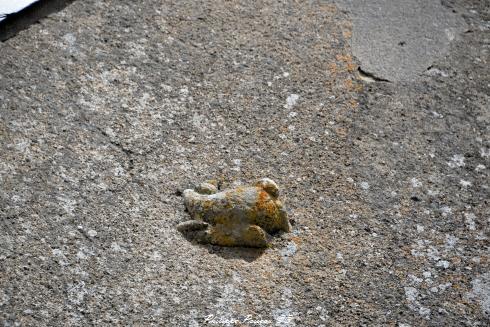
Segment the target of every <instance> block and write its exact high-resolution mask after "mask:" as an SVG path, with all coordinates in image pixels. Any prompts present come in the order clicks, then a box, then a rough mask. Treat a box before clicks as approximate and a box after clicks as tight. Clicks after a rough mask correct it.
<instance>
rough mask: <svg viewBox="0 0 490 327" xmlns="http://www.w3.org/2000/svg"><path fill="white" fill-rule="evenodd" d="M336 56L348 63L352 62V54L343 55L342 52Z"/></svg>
mask: <svg viewBox="0 0 490 327" xmlns="http://www.w3.org/2000/svg"><path fill="white" fill-rule="evenodd" d="M335 58H336V59H337V60H338V61H343V62H347V63H350V62H352V56H351V55H341V54H338V55H336V56H335Z"/></svg>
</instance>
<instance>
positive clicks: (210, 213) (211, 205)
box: [177, 178, 291, 248]
mask: <svg viewBox="0 0 490 327" xmlns="http://www.w3.org/2000/svg"><path fill="white" fill-rule="evenodd" d="M183 196H184V202H185V206H186V208H187V210H188V212H189V214H190V215H191V217H192V219H193V220H189V221H186V222H183V223H181V224H179V225H178V226H177V229H178V230H179V231H180V232H182V233H183V234H185V235H186V236H187V237H188V238H190V239H192V240H195V241H197V242H199V243H207V244H214V245H220V246H245V247H258V248H263V247H267V246H268V245H269V244H270V240H271V235H273V234H276V233H278V232H289V231H290V230H291V226H290V224H289V220H288V218H287V214H286V211H285V209H284V207H283V205H282V202H281V201H280V200H279V188H278V186H277V184H276V183H275V182H274V181H273V180H271V179H269V178H263V179H261V180H259V181H257V182H256V183H255V184H254V185H251V186H238V187H235V188H231V189H227V190H223V191H218V188H217V187H216V183H213V182H204V183H202V184H200V185H199V186H198V187H196V188H195V189H186V190H184V192H183Z"/></svg>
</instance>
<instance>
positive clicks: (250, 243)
mask: <svg viewBox="0 0 490 327" xmlns="http://www.w3.org/2000/svg"><path fill="white" fill-rule="evenodd" d="M269 238H270V236H269V234H267V232H266V231H265V230H263V229H262V228H261V227H260V226H257V225H250V226H248V227H247V228H246V229H245V230H244V232H243V235H242V240H241V241H242V242H241V243H242V244H243V246H247V247H252V248H266V247H268V246H269Z"/></svg>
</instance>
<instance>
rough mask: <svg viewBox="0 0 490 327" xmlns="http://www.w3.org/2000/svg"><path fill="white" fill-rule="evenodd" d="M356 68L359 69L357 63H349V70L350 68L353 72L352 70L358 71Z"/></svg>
mask: <svg viewBox="0 0 490 327" xmlns="http://www.w3.org/2000/svg"><path fill="white" fill-rule="evenodd" d="M356 69H357V65H356V64H355V63H353V62H349V63H348V64H347V70H348V71H349V72H351V73H352V72H354V71H356Z"/></svg>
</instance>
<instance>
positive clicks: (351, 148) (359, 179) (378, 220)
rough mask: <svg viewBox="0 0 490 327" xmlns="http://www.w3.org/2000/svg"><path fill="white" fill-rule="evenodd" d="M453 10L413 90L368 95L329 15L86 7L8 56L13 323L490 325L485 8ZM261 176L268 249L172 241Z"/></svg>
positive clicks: (372, 89)
mask: <svg viewBox="0 0 490 327" xmlns="http://www.w3.org/2000/svg"><path fill="white" fill-rule="evenodd" d="M443 5H444V6H446V7H447V8H449V9H450V10H454V11H455V12H456V14H457V15H459V16H461V17H463V18H464V20H465V24H467V27H468V28H467V30H465V31H464V32H462V33H460V34H459V35H458V37H457V38H455V39H454V41H453V42H451V43H450V44H449V45H448V47H447V48H448V50H447V52H446V53H444V54H441V55H440V56H438V57H434V59H433V63H432V64H431V67H430V68H429V67H428V68H429V69H428V70H427V71H426V72H425V73H423V74H421V75H420V76H419V78H418V79H417V81H416V82H397V83H385V82H371V83H369V82H368V81H366V79H364V80H361V79H360V78H359V76H358V74H357V68H358V66H357V65H358V61H357V59H356V58H354V57H353V55H352V51H351V48H350V39H351V36H352V28H353V25H352V18H351V16H350V14H349V13H348V12H346V11H343V10H340V9H339V8H338V7H337V5H336V4H335V3H334V2H331V1H297V2H293V1H265V2H262V1H261V2H253V3H252V2H249V1H242V2H239V1H209V2H204V3H200V2H199V3H198V2H197V1H196V2H194V1H173V2H171V1H138V2H136V1H134V2H133V1H76V2H74V3H73V4H72V5H70V6H68V7H67V8H65V9H64V10H63V11H61V12H59V13H57V14H55V15H51V16H50V17H48V18H45V19H43V20H42V21H41V23H40V24H37V25H33V26H31V27H30V28H29V29H28V30H25V31H23V32H21V33H20V34H18V35H17V36H16V37H14V38H12V39H10V40H8V41H6V42H5V43H2V44H0V224H1V225H0V226H1V227H0V230H1V233H0V322H1V323H2V324H3V325H5V326H89V325H97V326H114V325H124V326H149V325H150V326H151V325H154V326H157V325H161V326H208V325H209V326H225V325H229V326H230V325H235V326H240V325H242V326H258V325H262V326H267V325H268V326H399V327H407V326H413V327H414V326H441V325H445V326H486V325H488V323H489V319H490V318H489V314H490V313H489V310H490V304H489V303H490V300H489V293H490V290H489V283H490V274H489V248H488V246H489V240H488V237H489V224H490V222H489V204H488V201H489V189H488V187H489V185H488V182H489V176H488V169H489V167H490V143H489V130H488V126H489V120H490V117H489V93H490V78H489V76H490V71H489V66H490V65H489V62H488V61H489V39H490V33H489V32H490V25H489V23H488V21H489V18H490V13H489V8H490V6H489V1H488V0H483V1H477V0H473V1H470V0H460V1H443ZM264 176H267V177H270V178H272V179H273V180H275V181H276V182H277V183H278V184H279V185H281V189H282V190H284V192H283V196H285V198H286V203H287V205H288V208H289V210H290V212H289V217H290V218H291V219H292V220H294V225H293V231H292V233H290V234H286V235H284V236H283V237H281V238H279V239H276V240H275V241H274V244H273V246H272V247H271V248H269V249H267V250H265V251H263V250H252V249H240V248H220V247H216V246H206V245H201V246H199V245H194V244H192V243H190V242H188V241H187V240H186V239H185V238H184V237H183V236H182V235H181V234H180V233H179V232H178V231H177V230H176V228H175V227H176V225H177V224H179V223H181V222H183V221H186V220H188V219H189V216H188V214H187V213H186V212H185V210H184V204H183V201H182V197H181V196H180V195H178V194H177V190H179V189H182V188H183V187H186V186H188V185H191V184H193V183H195V182H197V181H202V180H207V179H218V180H219V181H220V182H221V183H223V184H226V183H229V185H232V184H233V183H235V182H240V181H241V182H247V181H250V180H254V179H257V178H261V177H264ZM224 186H226V185H224ZM226 322H229V323H228V324H226Z"/></svg>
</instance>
